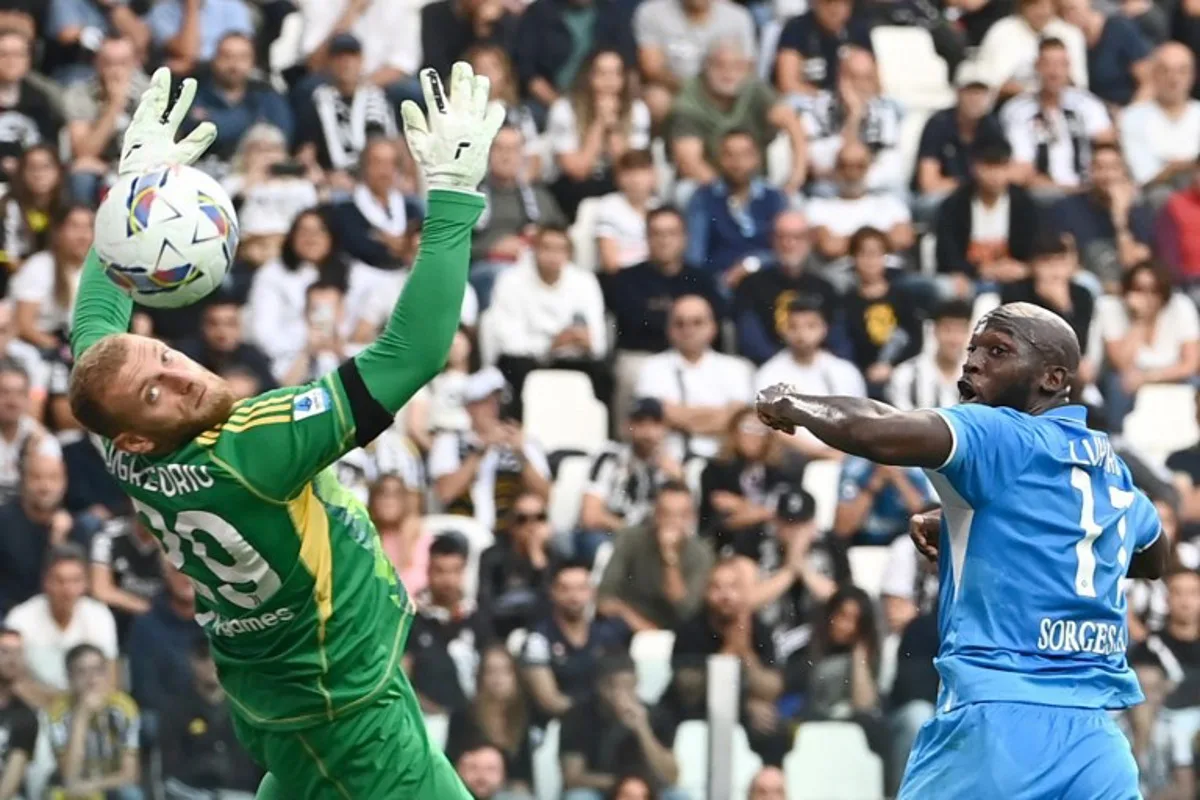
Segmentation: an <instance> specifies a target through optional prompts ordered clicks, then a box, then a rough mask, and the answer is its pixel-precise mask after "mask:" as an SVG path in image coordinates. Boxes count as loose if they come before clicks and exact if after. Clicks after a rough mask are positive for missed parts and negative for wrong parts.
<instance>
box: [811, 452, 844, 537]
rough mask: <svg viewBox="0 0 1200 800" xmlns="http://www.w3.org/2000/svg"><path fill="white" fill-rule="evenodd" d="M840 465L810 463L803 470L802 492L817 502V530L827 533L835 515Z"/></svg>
mask: <svg viewBox="0 0 1200 800" xmlns="http://www.w3.org/2000/svg"><path fill="white" fill-rule="evenodd" d="M841 474H842V465H841V463H840V462H837V461H812V462H810V463H809V464H808V465H807V466H806V467H805V468H804V480H803V481H802V485H803V486H804V491H806V492H808V493H809V494H811V495H812V496H813V499H814V500H816V501H817V528H818V530H822V531H827V530H830V529H832V528H833V515H834V514H836V513H837V503H838V480H839V479H840V478H841Z"/></svg>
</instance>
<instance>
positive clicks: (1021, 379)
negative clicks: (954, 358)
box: [958, 322, 1038, 411]
mask: <svg viewBox="0 0 1200 800" xmlns="http://www.w3.org/2000/svg"><path fill="white" fill-rule="evenodd" d="M1026 350H1027V347H1026V346H1025V345H1024V344H1023V343H1021V342H1018V341H1017V340H1016V339H1015V338H1014V337H1013V336H1012V335H1010V334H1009V333H1007V332H1006V331H1002V330H997V329H996V328H993V327H989V326H988V325H987V323H986V322H984V323H983V324H982V325H980V326H979V327H978V328H977V329H976V331H975V333H974V335H972V336H971V343H970V344H969V345H968V346H967V361H966V363H965V364H963V372H962V378H960V379H959V381H958V396H959V400H961V401H962V402H964V403H982V404H983V405H985V406H993V407H996V408H1013V409H1016V410H1017V411H1024V410H1026V409H1027V408H1028V407H1029V404H1030V402H1031V400H1032V398H1033V395H1034V389H1035V385H1036V382H1037V377H1038V376H1037V375H1035V374H1034V372H1035V370H1034V369H1033V367H1032V366H1031V365H1030V363H1029V362H1030V361H1031V358H1030V357H1029V356H1030V354H1028V353H1027V352H1026Z"/></svg>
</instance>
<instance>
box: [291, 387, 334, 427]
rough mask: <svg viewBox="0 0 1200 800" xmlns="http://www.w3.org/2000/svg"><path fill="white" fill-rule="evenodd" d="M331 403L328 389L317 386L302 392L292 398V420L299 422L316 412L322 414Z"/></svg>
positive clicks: (331, 405)
mask: <svg viewBox="0 0 1200 800" xmlns="http://www.w3.org/2000/svg"><path fill="white" fill-rule="evenodd" d="M332 407H333V403H332V401H331V400H330V397H329V390H328V389H326V388H324V387H322V386H317V387H315V388H312V389H309V390H308V391H307V392H302V393H300V394H298V395H296V396H295V398H293V399H292V421H293V422H299V421H300V420H302V419H308V418H309V417H315V416H316V415H317V414H324V413H325V412H326V411H328V410H329V409H330V408H332Z"/></svg>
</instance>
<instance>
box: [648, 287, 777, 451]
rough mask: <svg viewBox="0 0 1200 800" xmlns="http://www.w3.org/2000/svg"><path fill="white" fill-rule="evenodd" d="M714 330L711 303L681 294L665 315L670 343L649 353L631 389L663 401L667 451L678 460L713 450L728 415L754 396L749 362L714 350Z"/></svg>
mask: <svg viewBox="0 0 1200 800" xmlns="http://www.w3.org/2000/svg"><path fill="white" fill-rule="evenodd" d="M716 336H717V323H716V319H715V318H714V316H713V310H712V306H710V305H709V304H708V301H707V300H705V299H704V298H703V297H700V296H698V295H684V296H683V297H680V298H678V299H677V300H676V301H675V303H674V305H673V306H672V307H671V313H670V316H669V318H668V320H667V338H668V339H669V340H670V343H671V349H670V350H667V351H665V352H662V353H658V354H656V355H653V356H650V357H649V358H647V359H646V360H645V361H644V362H643V364H642V368H641V372H640V373H639V374H638V380H637V385H636V387H635V389H634V395H635V396H637V397H653V398H655V399H657V400H659V401H660V402H661V403H662V405H663V414H664V418H665V420H666V423H667V426H668V427H670V428H671V433H670V435H669V436H668V437H667V452H668V453H669V454H670V456H671V458H673V459H675V460H676V461H678V462H680V463H683V462H684V461H686V460H687V459H689V458H691V457H693V456H699V457H701V458H712V457H713V456H715V455H716V454H717V451H718V450H719V449H720V447H721V438H722V436H723V435H724V434H725V430H726V428H727V427H728V426H729V421H730V419H732V417H733V415H734V414H736V413H737V412H738V411H739V410H741V409H742V408H743V407H745V406H747V405H749V404H750V403H751V402H753V400H754V388H753V385H752V372H751V367H750V364H749V362H747V361H745V360H743V359H741V358H736V357H734V356H727V355H724V354H722V353H716V352H713V349H712V343H713V341H714V340H715V339H716Z"/></svg>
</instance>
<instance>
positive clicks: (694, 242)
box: [683, 186, 709, 271]
mask: <svg viewBox="0 0 1200 800" xmlns="http://www.w3.org/2000/svg"><path fill="white" fill-rule="evenodd" d="M708 195H709V193H708V191H707V187H705V186H701V187H700V188H699V189H697V190H696V193H695V194H693V195H692V199H691V201H690V202H688V209H687V236H688V243H687V250H686V251H685V252H684V254H683V258H684V260H685V261H686V262H687V263H688V264H691V265H692V266H693V267H697V268H699V269H702V270H705V271H707V270H708V269H709V264H708Z"/></svg>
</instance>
